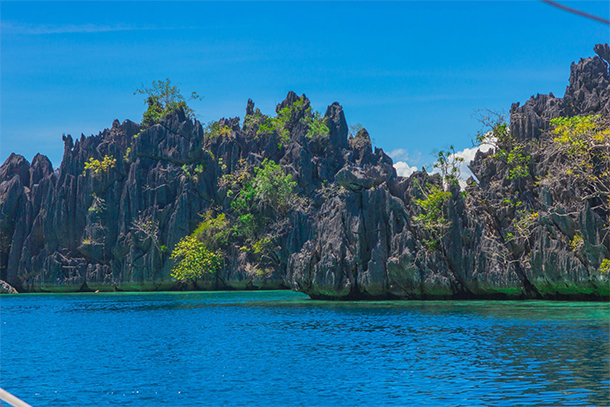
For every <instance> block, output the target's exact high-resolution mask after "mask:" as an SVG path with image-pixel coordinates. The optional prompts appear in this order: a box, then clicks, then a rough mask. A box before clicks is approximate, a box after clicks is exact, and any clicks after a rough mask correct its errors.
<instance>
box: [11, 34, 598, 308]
mask: <svg viewBox="0 0 610 407" xmlns="http://www.w3.org/2000/svg"><path fill="white" fill-rule="evenodd" d="M595 52H596V53H597V54H598V55H599V56H595V57H592V58H586V59H581V60H580V61H579V62H578V63H577V64H573V65H572V67H571V74H570V81H569V86H568V87H567V89H566V93H565V96H564V97H563V98H556V97H555V96H553V95H552V94H551V95H537V96H536V97H532V98H531V99H530V100H528V101H527V102H526V103H525V104H524V105H522V106H521V105H520V104H518V103H517V104H513V106H512V107H511V111H510V116H511V117H510V134H511V136H512V137H513V138H514V139H516V140H518V141H520V142H523V143H528V144H527V145H526V147H524V148H525V149H526V150H527V149H529V150H527V152H528V154H529V156H531V160H530V161H529V162H528V164H527V166H528V171H527V176H523V177H519V178H516V179H514V178H511V176H510V171H511V168H510V166H509V165H507V164H506V162H505V161H503V160H501V159H499V158H498V156H497V154H495V152H494V151H493V150H492V151H489V152H487V153H482V152H478V153H477V155H476V158H475V159H474V161H473V162H472V163H470V168H471V169H472V172H473V174H474V175H475V176H476V178H477V180H476V182H475V181H474V180H472V179H470V180H469V181H468V186H467V187H466V189H465V191H460V189H459V187H458V186H455V185H453V186H449V187H448V192H449V197H448V198H447V200H446V202H445V203H444V206H443V214H444V218H445V219H446V227H445V229H444V230H443V234H442V238H440V239H439V240H438V244H436V245H432V244H430V242H431V240H433V239H432V237H431V235H430V231H429V230H427V229H426V228H425V227H424V226H423V225H422V224H421V222H419V221H418V216H419V215H421V214H422V206H421V205H420V204H418V200H421V199H424V198H425V192H424V191H423V188H422V186H425V185H428V186H434V185H436V186H439V187H441V186H442V183H443V181H442V179H441V177H440V176H439V175H438V174H433V175H431V174H427V173H425V172H416V173H414V174H413V175H411V176H410V177H408V178H404V177H399V176H397V174H396V171H395V169H394V167H393V163H392V160H391V159H390V157H388V156H387V155H386V154H385V153H384V152H383V150H381V149H379V148H376V147H375V148H373V146H372V144H371V141H370V137H369V134H368V132H367V131H366V130H365V129H362V130H360V131H359V132H357V133H356V134H352V135H349V136H348V126H347V123H346V120H345V116H344V112H343V109H342V107H341V106H340V105H339V104H338V103H333V104H332V105H330V106H329V107H328V108H327V110H326V112H325V114H324V115H323V121H324V123H325V124H326V126H327V127H328V130H329V131H328V134H326V135H320V136H311V134H308V127H307V125H305V124H304V121H303V120H304V119H307V117H308V116H307V115H311V113H310V111H309V110H307V107H309V100H308V99H307V98H306V97H305V96H304V95H303V96H301V97H299V96H297V95H296V94H295V93H293V92H290V93H289V94H288V96H287V98H286V100H284V101H283V102H282V103H280V104H279V105H278V107H277V111H278V113H279V112H280V110H281V109H283V108H286V107H290V106H294V105H295V103H298V104H299V110H295V111H294V112H293V114H292V115H291V116H290V119H289V120H288V122H287V124H286V129H287V139H282V137H281V135H280V134H278V133H277V132H269V133H265V134H261V133H260V132H259V131H258V129H259V127H260V123H261V121H260V120H259V119H258V118H260V117H261V114H260V112H259V111H258V109H255V107H254V103H252V101H248V104H247V108H246V116H245V120H244V121H243V122H241V121H240V120H239V118H230V119H221V120H220V121H219V122H218V125H219V126H220V128H222V129H225V130H224V131H223V132H222V134H216V135H212V134H211V133H210V132H209V131H208V130H206V129H205V128H204V127H203V126H202V125H201V124H200V123H199V122H198V121H196V120H190V119H189V118H188V117H187V116H186V115H185V112H184V111H183V110H177V111H175V112H174V113H172V114H170V115H168V116H166V117H165V118H164V119H162V120H161V122H160V123H158V124H156V125H153V126H151V127H149V128H147V129H142V128H141V127H140V125H138V124H136V123H134V122H131V121H129V120H127V121H125V122H123V123H119V122H118V121H115V122H114V123H113V124H112V127H111V128H110V129H106V130H104V131H103V132H101V133H99V134H98V135H96V136H90V137H85V136H81V137H80V138H79V139H77V140H74V139H73V138H72V137H71V136H69V135H68V136H65V137H64V144H65V150H64V156H63V160H62V162H61V165H60V166H59V168H58V169H57V170H56V171H54V170H53V167H52V165H51V163H50V161H49V160H48V159H47V158H46V157H45V156H42V155H36V157H34V159H33V160H32V162H31V163H29V162H27V160H26V159H25V158H24V157H22V156H19V155H16V154H12V155H11V156H10V157H9V158H8V159H7V160H6V161H5V162H4V164H3V165H2V166H1V167H0V233H1V235H0V279H1V280H3V281H5V282H7V283H8V284H10V285H11V286H13V287H15V288H16V289H17V290H18V291H20V292H24V291H26V292H40V291H50V292H71V291H91V290H100V291H112V290H120V291H139V290H151V291H152V290H175V289H205V290H226V289H237V290H244V289H278V288H290V289H294V290H298V291H302V292H304V293H306V294H308V295H310V296H311V297H312V298H324V299H344V300H356V299H387V298H390V299H392V298H402V299H437V298H438V299H447V298H546V299H603V300H607V299H608V296H609V275H608V274H609V273H608V272H604V270H603V268H602V267H601V265H602V262H603V261H604V259H610V236H609V235H608V233H606V230H607V228H606V226H607V225H608V222H609V219H608V216H609V214H608V212H607V211H606V210H604V209H600V206H599V205H598V203H599V200H600V199H608V198H607V197H606V198H603V197H600V196H593V197H588V196H587V195H586V194H585V193H584V192H583V191H580V190H572V189H569V188H565V187H562V186H561V185H560V184H552V185H545V184H544V183H541V182H540V180H541V179H542V178H543V177H545V176H546V174H547V173H548V172H549V171H550V169H552V167H553V166H554V165H556V164H557V162H556V160H557V158H556V157H555V156H551V155H550V153H548V154H547V149H545V148H542V147H541V146H544V145H545V144H544V143H550V142H551V141H552V135H550V134H549V131H548V130H549V128H550V120H551V119H553V118H556V117H562V116H563V117H571V116H577V115H591V114H601V116H602V117H603V118H604V119H608V118H610V80H609V74H608V56H609V55H610V48H609V47H608V45H597V46H596V47H595ZM262 117H263V119H264V118H265V116H264V115H263V116H262ZM255 118H256V120H254V119H255ZM257 120H258V121H257ZM242 123H243V124H242ZM257 123H258V124H257ZM524 145H525V144H524ZM536 146H538V147H536ZM104 157H113V158H114V159H116V163H115V164H114V165H113V166H112V168H111V169H110V170H108V171H105V172H100V173H99V174H93V173H92V172H91V171H89V172H88V171H85V163H87V162H89V161H90V160H91V159H92V158H93V159H94V160H99V161H102V160H103V159H104ZM265 159H268V160H273V161H274V162H276V163H278V164H280V165H281V167H282V169H283V170H284V172H285V173H287V174H291V175H292V177H293V179H294V181H295V182H296V187H295V191H296V194H297V196H298V202H295V203H293V204H292V205H291V206H290V209H289V210H288V211H287V212H286V213H282V215H281V216H278V215H277V213H276V212H273V211H270V210H267V212H265V214H266V216H268V217H269V218H270V219H271V223H270V226H269V232H268V233H269V235H270V236H272V237H273V238H272V245H271V246H272V248H271V249H269V251H268V253H267V254H266V256H264V258H263V257H261V256H259V257H256V256H254V255H253V254H252V253H249V252H247V251H244V250H243V248H240V246H239V244H237V243H235V244H229V245H228V246H227V247H226V248H225V249H224V250H225V257H224V258H225V261H224V262H223V265H222V268H221V270H220V271H218V272H217V273H215V274H210V275H204V276H203V277H202V278H199V279H197V280H194V281H192V282H190V283H189V284H184V283H179V282H177V281H176V280H175V279H174V278H172V277H171V276H170V273H171V269H172V267H173V265H174V263H175V262H174V260H173V259H170V254H171V250H172V248H173V247H175V246H176V244H177V243H178V242H179V241H180V239H182V238H184V237H185V236H187V235H189V234H190V233H192V232H193V231H194V230H195V228H196V227H197V225H198V224H199V223H200V222H201V221H202V214H205V213H206V212H208V211H215V212H216V213H231V211H232V206H231V197H230V193H228V190H227V187H226V186H224V185H223V180H224V179H226V176H227V175H231V174H237V173H238V172H239V171H242V170H243V169H244V168H245V169H253V168H255V167H259V166H261V164H262V163H263V160H265ZM507 197H510V199H512V200H509V203H508V204H507ZM521 208H528V210H529V211H530V212H528V213H531V214H535V216H533V215H531V216H532V219H534V218H535V222H532V223H531V224H528V235H527V236H526V238H523V239H516V238H512V236H513V229H514V228H515V223H514V221H515V219H516V218H517V217H518V214H519V213H521V212H519V211H521ZM261 210H262V211H265V208H262V209H261ZM142 222H151V224H154V225H155V226H156V227H157V229H156V231H155V233H154V236H152V235H150V234H147V233H145V231H144V232H143V230H142V228H141V227H138V225H142V224H143V223H142ZM576 235H578V239H576ZM263 266H264V267H263ZM261 270H262V271H261ZM8 284H7V286H8ZM8 287H10V286H8ZM3 290H4V291H9V292H10V289H9V288H7V287H5V286H4V285H3Z"/></svg>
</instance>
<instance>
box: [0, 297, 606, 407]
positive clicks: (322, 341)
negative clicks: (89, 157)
mask: <svg viewBox="0 0 610 407" xmlns="http://www.w3.org/2000/svg"><path fill="white" fill-rule="evenodd" d="M0 307H1V308H0V309H1V314H0V322H1V331H0V335H1V336H0V338H1V348H0V356H1V359H0V385H1V386H2V387H3V388H4V389H6V390H8V391H10V392H12V393H13V394H15V395H17V396H18V397H20V398H22V399H23V400H25V401H27V402H28V403H30V404H32V405H33V406H105V405H112V406H118V405H121V406H123V405H124V406H253V405H260V406H285V405H295V406H297V405H303V406H352V405H374V406H384V405H433V406H439V405H451V406H458V405H463V406H476V405H481V406H508V405H513V406H514V405H520V406H521V405H577V406H584V405H608V404H610V304H606V303H567V302H534V301H528V302H499V301H496V302H493V301H470V302H461V301H448V302H437V301H434V302H421V301H417V302H398V301H389V302H358V303H345V302H342V303H337V302H322V301H313V300H310V299H308V297H306V296H304V295H302V294H298V293H293V292H288V291H282V292H214V293H154V294H148V293H147V294H121V293H116V294H74V295H67V294H64V295H46V294H44V295H13V296H10V295H9V296H3V297H2V298H0Z"/></svg>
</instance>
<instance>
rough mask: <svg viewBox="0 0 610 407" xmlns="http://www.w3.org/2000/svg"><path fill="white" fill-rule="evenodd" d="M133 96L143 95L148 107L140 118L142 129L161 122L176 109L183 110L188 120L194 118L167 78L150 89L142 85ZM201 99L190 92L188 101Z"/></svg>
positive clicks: (155, 82) (153, 83)
mask: <svg viewBox="0 0 610 407" xmlns="http://www.w3.org/2000/svg"><path fill="white" fill-rule="evenodd" d="M133 94H134V95H137V94H142V95H145V96H146V97H145V99H144V103H145V104H146V105H148V108H147V109H146V112H144V115H143V117H142V127H143V128H144V129H146V128H149V127H151V126H153V125H155V124H157V123H159V122H160V121H161V119H163V117H165V116H166V115H168V114H169V113H172V112H174V111H176V110H178V109H183V110H184V113H185V114H186V116H187V117H188V118H190V119H193V118H194V117H195V112H194V111H193V109H191V108H190V107H189V106H188V105H187V104H186V102H187V100H185V99H184V96H182V94H181V93H180V89H178V87H177V86H173V85H172V83H171V81H170V80H169V78H166V79H165V80H158V81H153V82H152V87H150V88H147V87H144V85H142V87H141V88H138V89H136V91H135V92H134V93H133ZM197 99H202V96H199V95H197V93H195V92H192V93H191V96H190V97H189V99H188V100H189V101H190V100H197Z"/></svg>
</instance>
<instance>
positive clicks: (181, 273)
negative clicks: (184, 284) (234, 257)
mask: <svg viewBox="0 0 610 407" xmlns="http://www.w3.org/2000/svg"><path fill="white" fill-rule="evenodd" d="M170 258H171V259H175V260H177V263H176V265H175V266H174V268H173V269H172V273H171V276H172V277H174V278H175V279H176V280H179V281H186V280H195V279H197V278H199V277H201V276H202V275H203V274H213V273H216V272H217V271H218V270H220V267H221V266H222V259H223V257H222V254H221V253H220V252H219V251H211V250H209V249H208V248H207V247H206V245H205V243H203V242H202V241H200V240H199V239H198V238H197V237H196V236H195V235H194V234H191V235H189V236H186V237H184V238H183V239H182V240H180V241H179V242H178V244H177V245H176V247H174V250H173V251H172V254H171V256H170Z"/></svg>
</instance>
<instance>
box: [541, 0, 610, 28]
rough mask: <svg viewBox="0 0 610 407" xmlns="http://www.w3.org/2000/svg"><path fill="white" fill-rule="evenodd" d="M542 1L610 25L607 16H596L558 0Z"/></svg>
mask: <svg viewBox="0 0 610 407" xmlns="http://www.w3.org/2000/svg"><path fill="white" fill-rule="evenodd" d="M540 1H541V2H543V3H546V4H548V5H549V6H553V7H557V8H558V9H561V10H564V11H567V12H568V13H573V14H576V15H579V16H581V17H585V18H589V19H591V20H594V21H597V22H600V23H602V24H607V25H610V20H607V19H605V18H602V17H599V16H596V15H594V14H589V13H585V12H584V11H581V10H577V9H575V8H572V7H568V6H564V5H563V4H559V3H557V2H556V1H552V0H540Z"/></svg>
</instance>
